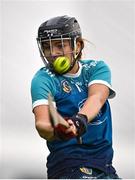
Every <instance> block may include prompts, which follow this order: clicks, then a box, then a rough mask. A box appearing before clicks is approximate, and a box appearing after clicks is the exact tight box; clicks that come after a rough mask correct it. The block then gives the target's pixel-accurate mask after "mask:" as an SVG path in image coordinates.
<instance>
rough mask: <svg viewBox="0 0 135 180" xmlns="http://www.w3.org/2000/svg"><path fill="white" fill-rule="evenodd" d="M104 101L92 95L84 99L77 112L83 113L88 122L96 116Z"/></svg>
mask: <svg viewBox="0 0 135 180" xmlns="http://www.w3.org/2000/svg"><path fill="white" fill-rule="evenodd" d="M104 103H105V100H102V99H101V98H100V97H99V96H98V95H96V94H95V95H92V96H90V97H89V98H88V99H87V100H86V101H85V103H84V105H83V107H82V109H81V110H80V111H79V113H81V114H85V115H86V116H87V117H88V120H89V122H90V121H91V120H92V119H94V117H96V115H97V114H98V112H99V111H100V109H101V107H102V106H103V104H104Z"/></svg>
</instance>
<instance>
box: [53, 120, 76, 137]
mask: <svg viewBox="0 0 135 180" xmlns="http://www.w3.org/2000/svg"><path fill="white" fill-rule="evenodd" d="M67 122H68V124H69V128H65V127H64V126H62V125H61V124H59V125H58V126H56V127H55V128H54V133H55V137H56V138H57V139H60V140H69V139H71V138H74V137H76V136H77V129H76V127H75V125H74V123H73V121H72V120H67Z"/></svg>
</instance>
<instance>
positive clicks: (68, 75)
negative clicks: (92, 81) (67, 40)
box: [63, 62, 82, 78]
mask: <svg viewBox="0 0 135 180" xmlns="http://www.w3.org/2000/svg"><path fill="white" fill-rule="evenodd" d="M78 64H79V70H78V71H77V73H75V74H71V73H66V74H63V76H64V77H72V78H76V77H79V76H80V74H81V71H82V64H81V63H80V62H78Z"/></svg>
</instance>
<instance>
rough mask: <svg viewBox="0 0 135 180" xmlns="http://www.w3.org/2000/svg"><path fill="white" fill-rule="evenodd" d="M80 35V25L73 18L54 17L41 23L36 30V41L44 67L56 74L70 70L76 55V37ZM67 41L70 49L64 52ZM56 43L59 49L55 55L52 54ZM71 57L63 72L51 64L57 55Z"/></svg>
mask: <svg viewBox="0 0 135 180" xmlns="http://www.w3.org/2000/svg"><path fill="white" fill-rule="evenodd" d="M78 37H81V31H80V27H79V25H78V23H77V21H76V20H75V18H69V17H67V16H62V17H56V18H53V19H51V20H48V21H46V22H45V23H43V24H42V25H41V26H40V27H39V30H38V37H37V43H38V48H39V52H40V55H41V58H42V60H43V62H44V64H45V66H46V67H48V68H49V69H50V70H51V71H54V72H55V73H58V74H64V73H66V72H68V71H70V70H71V69H72V68H73V66H74V64H75V62H76V59H77V57H78V55H76V39H77V38H78ZM65 42H68V43H69V47H70V49H71V50H70V51H69V52H65V50H64V44H65ZM55 43H58V44H59V47H60V49H61V50H60V51H59V53H58V54H57V55H54V54H53V48H54V44H55ZM67 56H70V57H71V62H70V67H69V68H67V69H66V71H62V72H63V73H60V72H57V71H56V69H55V68H54V66H53V63H54V61H55V60H56V59H57V58H58V57H67Z"/></svg>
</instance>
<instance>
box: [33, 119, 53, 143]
mask: <svg viewBox="0 0 135 180" xmlns="http://www.w3.org/2000/svg"><path fill="white" fill-rule="evenodd" d="M36 129H37V131H38V133H39V135H40V136H41V137H42V138H44V139H46V140H48V141H52V140H54V138H55V137H54V129H53V127H52V126H51V124H50V123H44V122H43V121H41V122H40V121H38V122H36Z"/></svg>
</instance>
